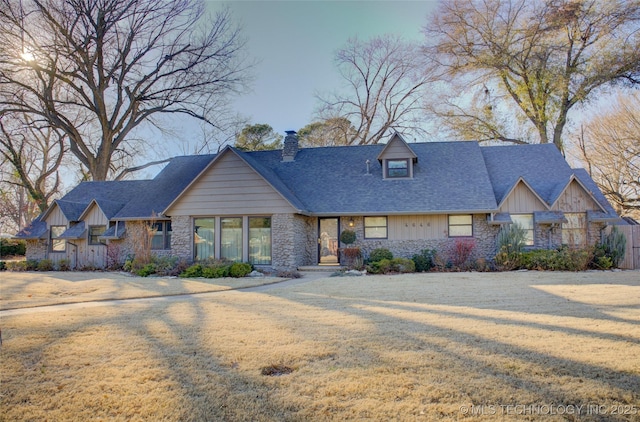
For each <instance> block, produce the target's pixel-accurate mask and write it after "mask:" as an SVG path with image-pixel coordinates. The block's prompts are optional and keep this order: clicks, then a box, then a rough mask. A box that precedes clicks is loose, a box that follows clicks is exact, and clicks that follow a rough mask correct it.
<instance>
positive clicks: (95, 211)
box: [81, 201, 109, 226]
mask: <svg viewBox="0 0 640 422" xmlns="http://www.w3.org/2000/svg"><path fill="white" fill-rule="evenodd" d="M81 218H82V221H84V222H85V223H86V225H87V226H106V225H107V223H109V220H108V219H107V217H106V216H105V215H104V213H103V212H102V210H101V209H100V207H99V206H98V204H97V203H96V202H95V201H93V202H92V203H91V204H90V205H89V207H88V208H87V210H86V211H85V212H84V213H83V214H82V216H81Z"/></svg>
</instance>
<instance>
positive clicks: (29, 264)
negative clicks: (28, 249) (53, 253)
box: [25, 259, 38, 271]
mask: <svg viewBox="0 0 640 422" xmlns="http://www.w3.org/2000/svg"><path fill="white" fill-rule="evenodd" d="M25 262H26V270H27V271H37V270H38V261H37V260H35V259H27V260H26V261H25Z"/></svg>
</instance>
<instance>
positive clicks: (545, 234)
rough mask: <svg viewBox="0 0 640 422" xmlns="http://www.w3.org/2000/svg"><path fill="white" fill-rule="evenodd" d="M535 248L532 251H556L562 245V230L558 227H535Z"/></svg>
mask: <svg viewBox="0 0 640 422" xmlns="http://www.w3.org/2000/svg"><path fill="white" fill-rule="evenodd" d="M533 232H534V233H533V246H530V248H531V249H555V248H559V247H560V246H561V245H562V229H561V228H560V226H558V225H551V224H536V223H535V221H534V225H533Z"/></svg>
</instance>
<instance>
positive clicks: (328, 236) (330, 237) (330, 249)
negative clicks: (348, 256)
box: [318, 217, 340, 265]
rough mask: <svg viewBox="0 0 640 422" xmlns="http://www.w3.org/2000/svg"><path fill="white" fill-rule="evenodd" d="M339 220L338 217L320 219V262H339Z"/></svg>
mask: <svg viewBox="0 0 640 422" xmlns="http://www.w3.org/2000/svg"><path fill="white" fill-rule="evenodd" d="M339 224H340V223H339V221H338V219H337V218H336V217H330V218H319V219H318V262H319V263H320V264H325V265H326V264H329V265H331V264H333V265H337V264H338V262H339V261H338V233H339V230H340V227H339Z"/></svg>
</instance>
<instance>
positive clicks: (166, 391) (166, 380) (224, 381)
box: [0, 299, 295, 421]
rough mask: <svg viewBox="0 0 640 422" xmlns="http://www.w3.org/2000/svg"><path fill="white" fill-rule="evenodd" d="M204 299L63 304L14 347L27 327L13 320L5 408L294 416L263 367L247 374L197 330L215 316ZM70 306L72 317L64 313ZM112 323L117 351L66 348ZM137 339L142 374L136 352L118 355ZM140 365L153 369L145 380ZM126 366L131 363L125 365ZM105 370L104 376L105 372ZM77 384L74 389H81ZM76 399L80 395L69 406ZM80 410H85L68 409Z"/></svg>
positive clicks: (35, 412) (162, 415)
mask: <svg viewBox="0 0 640 422" xmlns="http://www.w3.org/2000/svg"><path fill="white" fill-rule="evenodd" d="M204 303H205V302H204V301H201V300H198V299H194V300H184V301H180V302H167V303H164V304H162V305H160V306H158V304H151V303H150V304H148V305H146V306H144V305H143V306H140V305H133V306H130V307H128V306H120V307H118V308H117V309H111V310H109V309H107V308H104V307H101V308H94V312H92V313H93V315H92V316H83V313H84V312H83V311H82V310H78V311H72V312H64V311H60V312H59V313H57V314H49V315H51V316H53V315H55V318H53V320H52V321H51V322H49V323H48V324H44V325H45V326H43V327H42V328H37V329H35V332H30V333H29V334H28V335H29V337H30V339H29V340H28V343H29V344H28V345H27V346H23V347H21V348H20V350H14V351H13V352H12V351H11V348H12V347H13V343H14V342H15V340H16V337H19V336H21V335H23V334H21V333H19V332H17V331H16V327H14V326H13V324H12V323H11V320H9V321H6V320H5V327H4V328H5V333H4V334H5V339H4V340H5V342H4V346H3V348H2V349H0V350H1V352H2V355H3V359H2V361H3V363H2V366H4V365H9V366H11V367H13V370H8V369H9V368H8V367H5V368H6V369H7V370H3V371H2V372H3V375H2V378H4V379H3V381H2V383H0V392H2V396H3V404H2V406H1V407H5V411H6V412H9V410H10V409H11V408H12V407H15V408H18V407H20V406H23V407H24V406H26V408H23V409H22V412H23V413H22V414H20V413H5V416H6V417H7V418H12V417H13V418H18V419H20V418H21V417H22V418H24V417H27V416H28V417H29V418H47V419H51V418H53V419H58V420H60V419H69V418H72V419H89V418H103V417H105V418H112V417H116V418H125V419H129V418H142V419H156V420H165V419H170V420H249V419H250V420H256V421H260V420H286V415H291V414H292V413H294V412H295V409H291V408H288V407H287V406H286V405H283V404H282V403H280V404H276V403H273V402H271V401H270V400H268V399H267V398H268V397H269V396H270V395H271V394H272V388H271V387H270V386H269V385H267V384H266V383H264V382H261V380H260V377H261V376H260V373H259V371H256V373H255V377H253V376H249V377H248V376H245V375H243V373H242V372H240V371H238V370H237V368H236V366H235V364H234V362H229V361H227V362H225V361H224V357H223V355H220V356H219V355H216V354H214V353H212V350H214V349H215V339H214V338H212V337H210V336H208V335H207V333H204V332H202V331H201V330H193V324H198V321H201V320H206V319H207V318H208V319H210V318H209V317H208V316H207V311H206V310H204V309H203V308H202V306H201V305H202V304H204ZM154 306H157V308H156V309H153V307H154ZM174 306H179V307H183V308H184V309H183V314H184V313H187V314H190V316H189V317H188V318H187V319H188V320H189V322H188V324H187V323H184V322H180V319H181V316H180V315H178V316H177V317H176V313H175V312H172V311H171V310H170V309H169V308H171V307H174ZM140 308H142V309H140ZM85 312H86V311H85ZM67 314H69V316H72V317H71V318H70V319H68V318H65V316H67ZM23 325H24V324H23ZM105 330H106V331H107V334H106V335H109V336H111V334H115V336H114V337H117V339H116V338H114V341H115V340H117V345H118V348H119V349H118V350H116V351H114V350H112V349H111V348H110V347H105V348H104V349H103V350H95V349H91V350H90V351H86V352H85V351H79V352H77V354H76V355H71V357H68V356H66V354H65V350H66V349H68V341H71V342H77V341H78V338H80V341H82V339H81V338H82V337H83V336H84V337H87V340H86V341H87V343H86V345H87V348H89V346H90V344H91V340H92V338H94V337H92V335H96V333H101V332H103V331H105ZM164 330H166V331H167V332H168V334H167V333H165V332H164ZM127 339H129V340H130V341H129V342H127ZM127 343H129V344H127ZM131 343H141V344H136V349H142V350H143V352H142V355H141V354H140V352H137V351H136V352H135V353H133V354H136V355H137V357H136V358H137V359H140V358H142V359H144V361H145V362H144V365H142V366H143V368H136V366H135V365H132V366H133V368H131V370H132V371H133V372H130V371H126V369H127V365H129V364H130V363H131V362H130V361H129V358H128V356H121V355H119V352H120V351H121V349H120V348H122V349H127V348H128V346H129V345H130V344H131ZM76 347H77V345H76ZM11 355H13V356H11ZM114 368H115V369H114ZM136 369H140V372H141V373H146V375H143V376H142V379H139V378H138V377H137V375H138V373H137V371H136ZM122 370H125V371H124V372H119V371H122ZM154 370H155V373H152V372H154ZM96 371H98V372H100V374H98V375H96V374H95V372H96ZM134 372H135V373H134ZM49 374H50V375H49ZM34 377H35V379H34ZM263 378H264V377H263ZM30 380H31V381H30ZM25 381H26V382H28V384H26V385H25V384H24V382H25ZM154 382H156V383H158V384H159V387H157V388H159V389H160V390H161V391H159V392H158V391H155V393H159V394H157V395H158V397H155V396H154V395H153V394H154V388H153V384H154ZM145 387H147V388H145ZM69 390H72V391H73V392H72V397H69V393H68V391H69ZM83 391H84V395H83ZM149 394H151V395H152V396H151V400H152V401H153V403H151V408H150V404H149V403H145V404H144V405H141V403H140V402H142V401H145V399H146V400H147V401H148V400H149ZM74 397H75V400H77V403H75V404H72V405H71V406H67V405H68V404H70V403H69V402H70V400H71V401H73V400H74ZM163 398H164V399H168V400H170V401H169V403H168V404H167V403H165V404H164V405H163V406H160V404H161V403H157V401H158V400H162V399H163ZM136 402H137V403H136ZM156 405H157V406H156ZM74 409H75V411H78V412H79V413H76V414H73V413H72V414H70V413H67V412H69V411H74ZM14 410H15V409H14ZM154 411H155V413H154ZM0 419H2V418H0Z"/></svg>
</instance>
